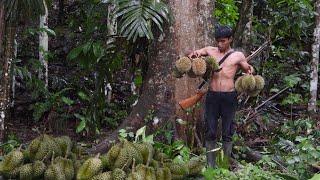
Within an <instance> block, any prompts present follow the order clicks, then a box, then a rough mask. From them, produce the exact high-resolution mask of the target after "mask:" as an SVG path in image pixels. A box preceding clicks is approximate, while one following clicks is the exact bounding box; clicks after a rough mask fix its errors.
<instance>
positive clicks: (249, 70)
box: [247, 65, 254, 74]
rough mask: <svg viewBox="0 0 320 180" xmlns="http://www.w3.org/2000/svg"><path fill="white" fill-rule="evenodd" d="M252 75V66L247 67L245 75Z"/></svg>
mask: <svg viewBox="0 0 320 180" xmlns="http://www.w3.org/2000/svg"><path fill="white" fill-rule="evenodd" d="M253 73H254V68H253V66H251V65H249V67H248V70H247V74H253Z"/></svg>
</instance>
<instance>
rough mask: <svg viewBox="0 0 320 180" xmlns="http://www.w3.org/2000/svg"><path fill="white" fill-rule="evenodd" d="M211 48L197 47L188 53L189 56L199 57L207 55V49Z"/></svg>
mask: <svg viewBox="0 0 320 180" xmlns="http://www.w3.org/2000/svg"><path fill="white" fill-rule="evenodd" d="M209 48H212V47H210V46H208V47H205V48H202V49H198V50H195V51H193V52H192V53H190V54H189V55H188V57H189V58H194V57H200V56H207V55H208V49H209Z"/></svg>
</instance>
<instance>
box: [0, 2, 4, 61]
mask: <svg viewBox="0 0 320 180" xmlns="http://www.w3.org/2000/svg"><path fill="white" fill-rule="evenodd" d="M4 30H5V16H4V5H3V4H2V3H0V63H2V56H3V48H2V47H3V40H4V38H3V36H4Z"/></svg>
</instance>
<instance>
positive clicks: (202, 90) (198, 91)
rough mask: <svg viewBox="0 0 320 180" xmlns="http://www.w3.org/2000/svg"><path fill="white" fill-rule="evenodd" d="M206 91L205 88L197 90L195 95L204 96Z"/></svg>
mask: <svg viewBox="0 0 320 180" xmlns="http://www.w3.org/2000/svg"><path fill="white" fill-rule="evenodd" d="M207 91H208V90H207V89H206V88H202V89H197V94H198V93H199V94H205V93H206V92H207Z"/></svg>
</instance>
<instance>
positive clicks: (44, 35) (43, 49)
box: [39, 0, 49, 87]
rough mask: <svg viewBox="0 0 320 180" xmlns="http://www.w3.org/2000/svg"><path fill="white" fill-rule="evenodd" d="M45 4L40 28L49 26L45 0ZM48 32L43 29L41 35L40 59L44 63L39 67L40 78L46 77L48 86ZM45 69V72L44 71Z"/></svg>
mask: <svg viewBox="0 0 320 180" xmlns="http://www.w3.org/2000/svg"><path fill="white" fill-rule="evenodd" d="M43 5H44V9H45V13H44V15H41V16H40V28H43V29H47V28H48V8H47V3H46V1H45V0H43ZM48 41H49V38H48V33H47V32H45V31H42V32H41V33H40V35H39V61H40V63H41V65H42V68H41V69H39V78H40V79H44V81H45V86H46V87H48V61H47V59H46V53H47V52H48V49H49V48H48ZM43 71H44V72H43Z"/></svg>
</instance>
